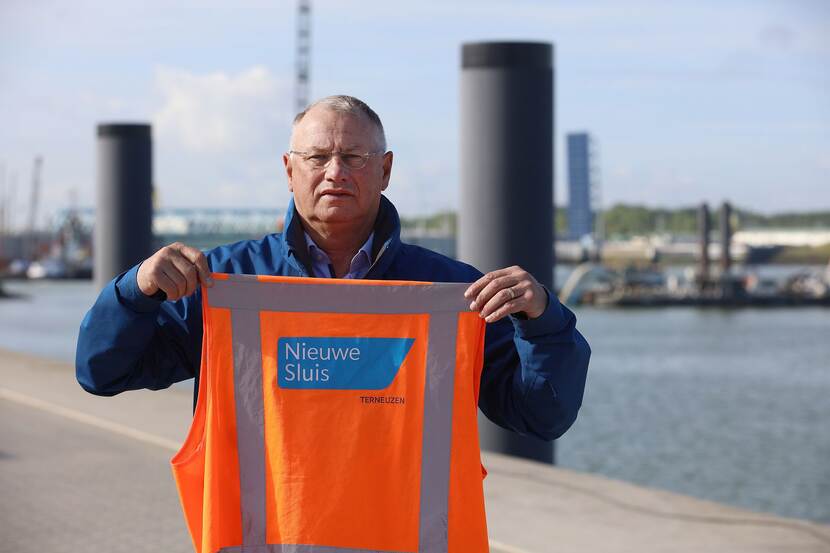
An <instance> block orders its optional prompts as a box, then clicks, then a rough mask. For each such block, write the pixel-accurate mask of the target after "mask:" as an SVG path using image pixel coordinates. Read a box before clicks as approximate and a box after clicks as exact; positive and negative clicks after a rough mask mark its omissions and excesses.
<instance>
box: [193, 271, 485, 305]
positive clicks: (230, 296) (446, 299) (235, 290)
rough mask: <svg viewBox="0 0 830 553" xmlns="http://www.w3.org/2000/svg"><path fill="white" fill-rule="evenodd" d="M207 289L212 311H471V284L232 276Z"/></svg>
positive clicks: (215, 281)
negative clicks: (468, 296)
mask: <svg viewBox="0 0 830 553" xmlns="http://www.w3.org/2000/svg"><path fill="white" fill-rule="evenodd" d="M230 277H231V278H230V279H229V280H219V279H216V280H214V284H213V286H212V287H211V288H209V289H208V295H209V297H210V306H211V307H229V308H231V309H253V310H256V311H287V312H306V313H308V312H311V313H318V312H320V313H372V314H384V313H390V314H395V313H437V312H441V311H450V312H458V311H466V310H467V309H468V307H469V304H470V302H469V300H466V299H464V291H465V290H466V289H467V288H468V287H469V284H423V285H408V286H397V285H378V286H371V285H366V284H300V283H291V282H263V281H259V280H257V278H256V277H255V276H253V275H230Z"/></svg>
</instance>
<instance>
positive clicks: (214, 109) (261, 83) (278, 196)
mask: <svg viewBox="0 0 830 553" xmlns="http://www.w3.org/2000/svg"><path fill="white" fill-rule="evenodd" d="M155 88H156V90H157V92H158V94H159V98H158V100H159V101H158V107H157V109H156V110H155V111H154V115H153V117H152V119H153V127H154V135H155V140H156V143H157V144H156V148H155V151H156V158H157V169H156V171H155V173H156V180H157V184H158V187H159V189H158V196H159V199H160V205H166V206H209V205H213V206H216V205H224V206H252V205H260V206H284V205H285V204H286V203H287V201H288V193H287V191H286V190H285V179H284V177H283V176H282V163H281V161H280V154H281V153H282V152H283V151H285V148H286V145H287V144H288V139H289V132H290V109H291V90H290V87H289V85H288V81H287V80H286V79H283V78H281V77H277V76H275V75H274V74H273V73H271V71H270V70H269V69H267V68H265V67H262V66H254V67H250V68H247V69H244V70H242V71H239V72H237V73H229V72H212V73H205V74H200V73H194V72H190V71H186V70H182V69H176V68H169V67H168V68H161V69H157V70H156V74H155Z"/></svg>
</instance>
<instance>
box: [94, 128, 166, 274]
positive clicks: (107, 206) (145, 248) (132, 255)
mask: <svg viewBox="0 0 830 553" xmlns="http://www.w3.org/2000/svg"><path fill="white" fill-rule="evenodd" d="M152 150H153V148H152V138H151V134H150V125H145V124H105V125H98V192H97V204H96V217H95V275H94V276H95V284H96V285H97V286H98V287H99V288H101V287H103V286H104V285H105V284H106V283H107V282H109V280H111V279H112V278H113V277H115V276H116V275H118V274H119V273H121V272H123V271H125V270H127V269H129V268H130V267H132V266H133V265H135V264H136V263H138V262H139V261H141V260H143V259H146V258H147V257H148V256H149V255H150V254H151V253H152V247H153V243H152V238H153V229H152V219H153V201H152V190H153V188H152V183H153V153H152Z"/></svg>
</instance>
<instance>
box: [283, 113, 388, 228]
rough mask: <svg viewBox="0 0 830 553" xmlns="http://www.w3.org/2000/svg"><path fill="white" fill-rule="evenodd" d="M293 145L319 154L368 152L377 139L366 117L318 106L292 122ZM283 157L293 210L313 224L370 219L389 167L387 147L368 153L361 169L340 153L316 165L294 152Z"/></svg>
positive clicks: (383, 187)
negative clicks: (374, 153) (295, 121)
mask: <svg viewBox="0 0 830 553" xmlns="http://www.w3.org/2000/svg"><path fill="white" fill-rule="evenodd" d="M291 149H292V150H293V151H299V152H308V153H318V154H323V155H325V154H328V153H331V152H335V153H337V152H339V153H344V154H345V153H352V154H366V153H369V152H377V151H378V150H379V149H380V145H379V144H378V136H377V129H376V128H375V126H374V125H373V124H372V122H371V121H369V120H368V118H366V117H363V116H355V115H351V114H348V113H342V112H337V111H333V110H331V109H328V108H326V107H325V106H318V107H316V108H313V109H312V110H311V111H309V112H308V113H307V114H306V115H305V117H304V118H303V119H302V121H300V123H298V124H297V126H296V127H295V128H294V133H293V136H292V141H291ZM283 162H284V163H285V170H286V174H287V176H288V189H289V190H290V191H291V192H293V193H294V204H295V206H296V208H297V211H299V213H300V215H301V217H302V218H303V219H304V220H305V221H306V222H308V223H311V224H312V225H313V224H314V223H317V222H321V223H356V224H360V223H367V220H371V221H372V222H374V219H375V216H376V215H377V212H378V206H379V205H380V194H381V192H382V191H383V190H386V187H387V186H388V185H389V175H390V172H391V170H392V154H391V152H389V153H386V154H384V155H382V154H378V155H373V156H370V157H369V159H368V160H367V161H366V165H365V166H364V167H362V168H360V169H353V168H350V167H349V166H348V165H346V164H345V163H344V162H343V159H342V158H340V157H338V156H334V157H333V158H332V159H331V161H330V163H329V164H328V166H326V167H325V168H319V167H314V163H312V162H309V161H307V160H305V159H304V158H303V156H301V155H297V154H291V155H288V154H287V155H285V156H284V157H283ZM367 224H368V223H367Z"/></svg>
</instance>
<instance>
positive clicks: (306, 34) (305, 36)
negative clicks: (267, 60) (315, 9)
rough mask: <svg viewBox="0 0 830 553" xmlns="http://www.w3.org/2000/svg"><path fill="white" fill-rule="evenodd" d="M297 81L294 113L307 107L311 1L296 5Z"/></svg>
mask: <svg viewBox="0 0 830 553" xmlns="http://www.w3.org/2000/svg"><path fill="white" fill-rule="evenodd" d="M296 69H297V81H296V83H295V86H296V89H295V91H294V101H295V107H296V110H295V111H296V112H300V111H302V110H304V109H305V108H306V106H307V105H308V96H309V95H308V90H309V76H310V73H311V0H299V2H298V3H297V68H296Z"/></svg>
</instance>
